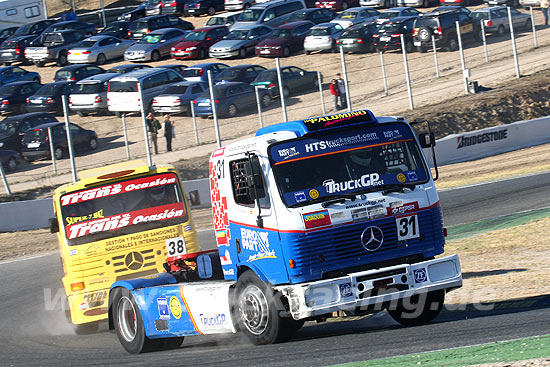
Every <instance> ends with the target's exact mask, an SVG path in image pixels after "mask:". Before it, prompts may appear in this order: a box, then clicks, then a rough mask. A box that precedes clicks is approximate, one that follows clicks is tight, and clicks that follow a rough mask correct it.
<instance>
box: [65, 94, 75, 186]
mask: <svg viewBox="0 0 550 367" xmlns="http://www.w3.org/2000/svg"><path fill="white" fill-rule="evenodd" d="M62 100H63V114H64V115H65V132H66V133H67V144H68V146H69V158H70V160H71V171H72V174H73V182H76V165H75V162H74V151H73V137H72V134H71V126H70V125H69V104H68V103H67V95H66V94H64V95H63V98H62Z"/></svg>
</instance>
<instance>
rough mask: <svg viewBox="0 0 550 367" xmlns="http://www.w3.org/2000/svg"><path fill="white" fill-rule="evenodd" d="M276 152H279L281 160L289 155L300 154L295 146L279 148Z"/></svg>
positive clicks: (289, 156)
mask: <svg viewBox="0 0 550 367" xmlns="http://www.w3.org/2000/svg"><path fill="white" fill-rule="evenodd" d="M278 153H279V157H281V158H283V160H285V159H289V158H291V157H294V156H297V155H299V154H300V152H299V151H298V150H297V149H296V147H290V148H285V149H279V150H278Z"/></svg>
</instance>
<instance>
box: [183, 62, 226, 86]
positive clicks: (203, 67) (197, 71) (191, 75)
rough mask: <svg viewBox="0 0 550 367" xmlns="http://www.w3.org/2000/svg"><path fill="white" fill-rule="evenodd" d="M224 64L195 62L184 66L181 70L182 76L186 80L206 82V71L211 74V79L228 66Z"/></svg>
mask: <svg viewBox="0 0 550 367" xmlns="http://www.w3.org/2000/svg"><path fill="white" fill-rule="evenodd" d="M228 67H229V66H228V65H226V64H222V63H221V62H207V63H204V64H196V65H193V66H190V67H188V68H186V69H185V70H184V71H183V78H184V79H185V80H186V81H188V82H199V81H203V82H208V71H210V74H211V75H212V79H214V77H215V76H216V75H218V74H219V73H221V72H222V71H223V70H225V69H226V68H228Z"/></svg>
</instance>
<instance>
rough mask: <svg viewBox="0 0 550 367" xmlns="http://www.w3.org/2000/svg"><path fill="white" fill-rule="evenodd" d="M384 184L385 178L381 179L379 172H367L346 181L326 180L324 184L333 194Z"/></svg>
mask: <svg viewBox="0 0 550 367" xmlns="http://www.w3.org/2000/svg"><path fill="white" fill-rule="evenodd" d="M383 184H384V180H381V179H380V175H379V174H378V173H367V174H365V175H363V176H361V178H358V179H355V180H349V181H344V182H334V181H333V180H331V181H325V182H324V183H323V186H325V189H326V190H327V192H328V193H329V194H333V193H335V192H342V191H348V190H355V189H361V188H363V187H371V186H381V185H383Z"/></svg>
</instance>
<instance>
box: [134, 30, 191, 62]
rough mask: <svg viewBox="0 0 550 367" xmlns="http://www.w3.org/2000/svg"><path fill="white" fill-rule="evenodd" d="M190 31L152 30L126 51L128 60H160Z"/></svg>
mask: <svg viewBox="0 0 550 367" xmlns="http://www.w3.org/2000/svg"><path fill="white" fill-rule="evenodd" d="M188 32H189V31H184V30H181V29H178V28H162V29H157V30H156V31H152V32H151V33H148V34H147V35H146V36H144V37H143V38H142V39H140V40H139V41H137V42H136V43H135V44H133V45H132V46H130V47H129V48H128V49H127V50H126V52H124V60H126V61H133V62H136V61H158V60H160V58H161V57H163V56H167V55H170V49H171V48H172V46H174V45H175V44H176V43H178V42H179V41H181V40H183V37H185V35H186V34H187V33H188Z"/></svg>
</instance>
